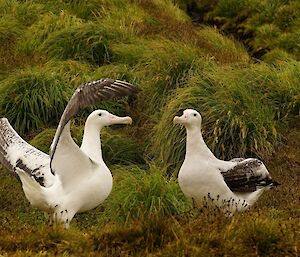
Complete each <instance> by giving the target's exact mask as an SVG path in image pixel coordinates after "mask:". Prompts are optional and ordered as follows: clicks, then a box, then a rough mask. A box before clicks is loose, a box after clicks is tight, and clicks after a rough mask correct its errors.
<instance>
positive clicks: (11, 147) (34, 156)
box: [0, 118, 54, 187]
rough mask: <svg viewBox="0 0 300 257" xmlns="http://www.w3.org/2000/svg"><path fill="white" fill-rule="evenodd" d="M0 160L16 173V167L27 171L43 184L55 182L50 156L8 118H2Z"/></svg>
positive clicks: (0, 120)
mask: <svg viewBox="0 0 300 257" xmlns="http://www.w3.org/2000/svg"><path fill="white" fill-rule="evenodd" d="M0 162H1V163H2V165H3V166H5V167H6V168H7V169H8V170H10V171H11V172H13V173H14V174H16V173H15V171H16V169H20V170H22V171H24V172H26V173H27V174H28V175H29V176H31V177H33V178H34V179H35V180H36V181H37V182H38V183H39V184H40V185H41V186H45V187H48V186H51V185H52V184H53V182H54V178H53V175H52V174H51V172H50V167H49V162H50V158H49V156H48V155H47V154H45V153H43V152H41V151H40V150H38V149H36V148H35V147H33V146H32V145H30V144H28V143H27V142H26V141H24V140H23V139H22V138H21V137H20V136H19V135H18V133H17V132H16V131H15V130H14V129H13V128H12V126H11V125H10V124H9V122H8V120H7V119H6V118H1V119H0Z"/></svg>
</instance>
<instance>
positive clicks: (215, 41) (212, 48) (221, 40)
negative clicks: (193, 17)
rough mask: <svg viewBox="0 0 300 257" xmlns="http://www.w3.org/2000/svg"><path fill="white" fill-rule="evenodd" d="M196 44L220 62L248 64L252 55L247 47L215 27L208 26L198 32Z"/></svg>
mask: <svg viewBox="0 0 300 257" xmlns="http://www.w3.org/2000/svg"><path fill="white" fill-rule="evenodd" d="M195 44H196V45H197V46H198V47H201V49H202V50H203V52H205V54H206V55H208V56H209V57H210V58H212V59H214V60H215V61H216V62H218V63H234V64H247V63H249V62H250V57H249V55H248V53H247V51H246V49H245V47H244V46H243V45H242V44H240V43H239V42H237V41H235V40H234V39H233V38H229V37H226V36H224V35H222V34H221V33H220V32H218V31H217V30H216V29H215V28H210V27H206V28H203V29H201V30H199V31H198V32H197V37H196V42H195Z"/></svg>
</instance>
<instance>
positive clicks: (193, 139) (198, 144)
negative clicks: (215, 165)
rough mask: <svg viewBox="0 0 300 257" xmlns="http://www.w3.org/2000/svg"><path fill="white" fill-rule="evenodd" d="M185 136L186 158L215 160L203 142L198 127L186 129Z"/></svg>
mask: <svg viewBox="0 0 300 257" xmlns="http://www.w3.org/2000/svg"><path fill="white" fill-rule="evenodd" d="M186 134H187V136H186V158H189V157H191V158H193V157H194V156H195V157H196V158H206V159H217V158H216V157H215V156H214V154H213V153H212V152H211V151H210V149H209V148H208V147H207V145H206V143H205V142H204V140H203V137H202V133H201V129H200V128H199V127H187V128H186Z"/></svg>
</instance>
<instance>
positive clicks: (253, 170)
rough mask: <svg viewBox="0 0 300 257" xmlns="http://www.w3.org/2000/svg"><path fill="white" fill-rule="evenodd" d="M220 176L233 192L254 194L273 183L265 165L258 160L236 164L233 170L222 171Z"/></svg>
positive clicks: (248, 160)
mask: <svg viewBox="0 0 300 257" xmlns="http://www.w3.org/2000/svg"><path fill="white" fill-rule="evenodd" d="M221 174H222V175H223V178H224V181H225V182H226V184H227V186H228V187H229V188H230V190H231V191H233V192H254V191H256V190H258V189H259V188H261V187H264V186H268V185H271V184H273V183H274V181H273V180H272V178H271V176H270V175H269V172H268V170H267V169H266V167H265V165H264V164H263V163H262V161H260V160H258V159H245V160H242V161H240V162H237V164H236V165H235V166H234V167H233V168H231V169H229V170H226V171H225V170H222V171H221ZM276 184H277V183H276Z"/></svg>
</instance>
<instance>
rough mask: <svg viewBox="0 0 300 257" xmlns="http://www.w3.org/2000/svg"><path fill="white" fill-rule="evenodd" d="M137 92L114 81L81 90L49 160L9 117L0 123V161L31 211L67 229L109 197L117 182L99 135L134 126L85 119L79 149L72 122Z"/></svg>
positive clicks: (104, 117)
mask: <svg viewBox="0 0 300 257" xmlns="http://www.w3.org/2000/svg"><path fill="white" fill-rule="evenodd" d="M137 92H138V89H137V88H136V87H135V86H134V85H132V84H130V83H127V82H124V81H119V80H113V79H100V80H96V81H92V82H88V83H85V84H83V85H82V86H80V87H79V88H78V89H77V90H76V91H75V92H74V94H73V96H72V97H71V99H70V101H69V102H68V105H67V106H66V109H65V111H64V113H63V115H62V117H61V120H60V123H59V125H58V128H57V130H56V134H55V137H54V139H53V142H52V145H51V148H50V154H49V155H47V154H45V153H43V152H41V151H39V150H38V149H36V148H34V147H33V146H31V145H30V144H28V143H27V142H25V141H24V140H23V139H22V138H21V137H20V136H19V135H18V134H17V132H16V131H15V130H14V129H13V128H12V126H11V125H10V124H9V122H8V120H7V119H6V118H1V119H0V161H1V163H2V164H3V165H4V166H5V167H6V168H7V169H9V170H11V171H12V172H13V173H16V174H17V175H18V176H19V177H20V180H21V182H22V187H23V191H24V193H25V196H26V198H27V199H28V201H29V202H30V203H31V205H32V206H34V207H37V208H39V209H40V210H42V211H44V212H45V214H49V218H50V223H51V224H52V222H55V223H63V224H64V227H65V228H68V227H69V224H70V221H71V220H72V218H73V217H74V215H75V214H76V213H78V212H85V211H88V210H90V209H93V208H95V207H97V206H98V205H99V204H100V203H101V202H103V201H104V200H105V199H106V198H107V196H108V195H109V194H110V192H111V189H112V182H113V180H112V174H111V172H110V171H109V169H108V167H107V166H106V164H105V162H104V161H103V159H102V153H101V141H100V130H101V128H103V127H104V126H109V125H112V124H131V122H132V120H131V118H130V117H118V116H115V115H113V114H110V113H109V112H107V111H105V110H96V111H93V112H92V113H91V114H90V115H89V116H88V118H87V120H86V123H85V127H84V135H83V140H82V145H81V147H80V148H79V146H78V145H77V144H76V143H75V142H74V141H73V139H72V137H71V133H70V119H71V118H72V116H73V115H75V114H76V113H77V112H78V111H79V110H80V109H82V108H84V107H86V106H88V105H91V104H94V103H96V102H97V101H99V100H107V99H112V98H116V97H122V96H129V95H133V94H136V93H137Z"/></svg>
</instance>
